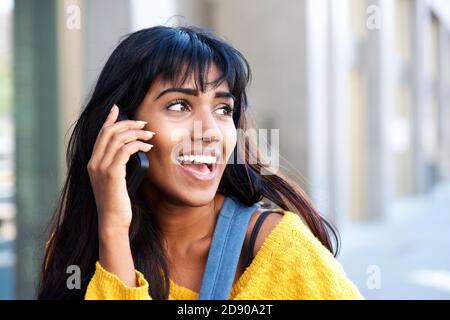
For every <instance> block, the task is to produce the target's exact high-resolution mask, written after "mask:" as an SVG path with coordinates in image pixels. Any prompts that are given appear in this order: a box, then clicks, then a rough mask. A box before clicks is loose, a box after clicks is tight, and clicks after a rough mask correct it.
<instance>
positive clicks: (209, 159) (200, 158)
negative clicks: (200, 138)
mask: <svg viewBox="0 0 450 320" xmlns="http://www.w3.org/2000/svg"><path fill="white" fill-rule="evenodd" d="M177 160H178V162H180V163H206V164H212V163H216V161H217V158H216V156H206V155H196V156H193V155H184V156H178V157H177Z"/></svg>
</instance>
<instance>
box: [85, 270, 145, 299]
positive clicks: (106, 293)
mask: <svg viewBox="0 0 450 320" xmlns="http://www.w3.org/2000/svg"><path fill="white" fill-rule="evenodd" d="M135 272H136V278H137V282H138V286H137V287H128V286H127V285H126V284H125V283H124V282H123V281H122V280H120V278H119V277H117V276H116V275H115V274H113V273H110V272H108V271H106V270H105V269H104V268H103V267H102V266H101V265H100V262H98V261H97V263H96V264H95V273H94V275H93V277H92V278H91V280H90V282H89V284H88V287H87V290H86V294H85V299H86V300H151V299H152V298H151V297H150V295H149V293H148V282H147V280H145V278H144V275H143V274H142V273H141V272H139V271H137V270H136V271H135Z"/></svg>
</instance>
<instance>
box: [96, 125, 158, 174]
mask: <svg viewBox="0 0 450 320" xmlns="http://www.w3.org/2000/svg"><path fill="white" fill-rule="evenodd" d="M154 134H155V133H154V132H151V131H145V130H127V131H123V132H118V133H116V134H114V135H113V136H112V137H111V139H110V141H109V143H108V145H107V146H106V150H105V153H104V156H103V158H102V163H103V164H104V165H109V164H110V163H111V162H112V161H113V160H114V157H115V156H116V153H117V151H118V150H119V149H120V148H121V147H122V146H123V145H124V144H127V143H129V142H132V141H135V140H144V141H147V140H149V139H151V138H152V137H153V135H154Z"/></svg>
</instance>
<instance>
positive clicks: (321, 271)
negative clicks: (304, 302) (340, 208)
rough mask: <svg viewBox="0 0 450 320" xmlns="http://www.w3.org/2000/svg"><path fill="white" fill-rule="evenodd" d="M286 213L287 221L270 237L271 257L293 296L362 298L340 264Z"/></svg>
mask: <svg viewBox="0 0 450 320" xmlns="http://www.w3.org/2000/svg"><path fill="white" fill-rule="evenodd" d="M287 215H288V217H289V218H290V223H287V224H286V225H285V228H280V229H279V231H283V232H280V233H279V234H278V237H277V235H276V234H275V237H274V239H273V240H274V244H275V245H274V246H273V249H274V252H273V259H274V261H275V262H276V263H278V264H279V267H280V270H279V272H278V274H280V275H283V274H284V275H288V278H289V279H284V280H285V281H286V282H285V283H286V284H288V285H289V286H290V290H291V292H292V295H293V296H295V298H296V299H333V300H336V299H338V300H341V299H363V297H362V295H361V293H360V292H359V290H358V288H357V287H356V286H355V284H354V283H353V282H352V281H351V280H350V279H349V278H348V277H347V275H346V274H345V271H344V269H343V267H342V265H341V264H340V263H339V262H338V260H336V258H335V257H334V256H333V255H332V254H331V252H330V251H329V250H328V249H327V248H325V247H324V246H323V245H322V243H321V242H320V241H319V240H318V239H317V238H316V237H315V236H314V235H313V234H312V232H311V231H310V229H309V228H308V227H307V226H306V225H305V224H304V223H303V221H302V220H301V219H300V217H299V216H298V215H297V214H295V213H292V212H288V213H287ZM288 220H289V219H288ZM283 269H286V270H285V271H284V270H283Z"/></svg>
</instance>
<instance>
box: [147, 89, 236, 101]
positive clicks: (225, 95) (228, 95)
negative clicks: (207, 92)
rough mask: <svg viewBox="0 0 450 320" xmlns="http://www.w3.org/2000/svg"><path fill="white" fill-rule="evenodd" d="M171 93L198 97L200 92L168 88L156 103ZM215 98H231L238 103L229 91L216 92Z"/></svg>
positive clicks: (160, 94)
mask: <svg viewBox="0 0 450 320" xmlns="http://www.w3.org/2000/svg"><path fill="white" fill-rule="evenodd" d="M170 92H180V93H184V94H189V95H192V96H196V97H198V90H196V89H190V88H168V89H165V90H163V91H162V92H160V93H159V94H158V96H157V97H156V99H155V101H156V100H158V99H159V98H161V97H162V96H163V95H165V94H166V93H170ZM214 96H215V97H216V98H231V99H233V101H236V98H235V97H234V95H232V94H231V93H230V92H227V91H216V93H215V95H214Z"/></svg>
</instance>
